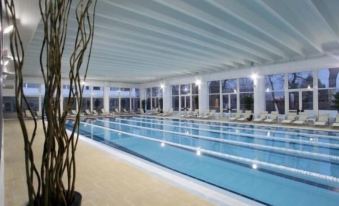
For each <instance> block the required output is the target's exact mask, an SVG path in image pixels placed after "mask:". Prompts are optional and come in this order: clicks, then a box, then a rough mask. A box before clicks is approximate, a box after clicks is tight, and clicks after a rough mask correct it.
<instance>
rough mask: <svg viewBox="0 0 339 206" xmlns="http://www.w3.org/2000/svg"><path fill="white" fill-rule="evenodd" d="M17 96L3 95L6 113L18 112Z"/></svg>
mask: <svg viewBox="0 0 339 206" xmlns="http://www.w3.org/2000/svg"><path fill="white" fill-rule="evenodd" d="M15 101H16V100H15V97H3V99H2V102H3V111H4V113H12V112H16V106H15V105H16V103H15Z"/></svg>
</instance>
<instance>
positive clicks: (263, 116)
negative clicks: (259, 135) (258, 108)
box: [253, 112, 267, 122]
mask: <svg viewBox="0 0 339 206" xmlns="http://www.w3.org/2000/svg"><path fill="white" fill-rule="evenodd" d="M266 119H267V112H262V113H261V114H260V115H259V117H257V118H255V119H253V122H262V121H265V120H266Z"/></svg>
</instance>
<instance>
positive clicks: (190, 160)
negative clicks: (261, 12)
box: [68, 116, 339, 206]
mask: <svg viewBox="0 0 339 206" xmlns="http://www.w3.org/2000/svg"><path fill="white" fill-rule="evenodd" d="M71 124H72V121H69V122H68V125H71ZM80 133H81V134H82V135H84V136H87V137H89V138H92V139H94V140H96V141H100V142H103V143H105V144H107V145H110V146H113V147H115V148H118V149H121V150H123V151H126V152H129V153H131V154H133V155H136V156H139V157H141V158H143V159H146V160H149V161H151V162H153V163H156V164H159V165H161V166H164V167H166V168H169V169H172V170H174V171H177V172H179V173H182V174H185V175H188V176H190V177H193V178H195V179H198V180H201V181H203V182H205V183H209V184H211V185H214V186H216V187H219V188H222V189H225V190H228V191H231V192H234V193H236V194H239V195H242V196H244V197H247V198H250V199H252V200H255V201H258V202H261V203H264V204H267V205H284V206H285V205H307V206H313V205H314V206H327V205H329V206H330V205H336V206H338V205H339V133H338V132H333V131H319V130H307V129H292V128H283V127H267V126H253V125H245V124H237V123H216V122H200V121H190V120H177V119H166V118H159V117H146V116H135V117H124V118H122V117H120V118H98V119H96V120H85V121H83V122H81V124H80Z"/></svg>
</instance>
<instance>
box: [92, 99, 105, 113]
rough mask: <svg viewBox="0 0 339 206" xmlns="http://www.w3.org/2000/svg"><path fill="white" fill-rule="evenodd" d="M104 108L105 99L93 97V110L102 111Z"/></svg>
mask: <svg viewBox="0 0 339 206" xmlns="http://www.w3.org/2000/svg"><path fill="white" fill-rule="evenodd" d="M103 108H104V99H103V98H93V110H96V111H97V112H100V110H101V109H103Z"/></svg>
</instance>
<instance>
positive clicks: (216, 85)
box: [208, 81, 220, 94]
mask: <svg viewBox="0 0 339 206" xmlns="http://www.w3.org/2000/svg"><path fill="white" fill-rule="evenodd" d="M208 89H209V93H210V94H218V93H220V81H210V82H208Z"/></svg>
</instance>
